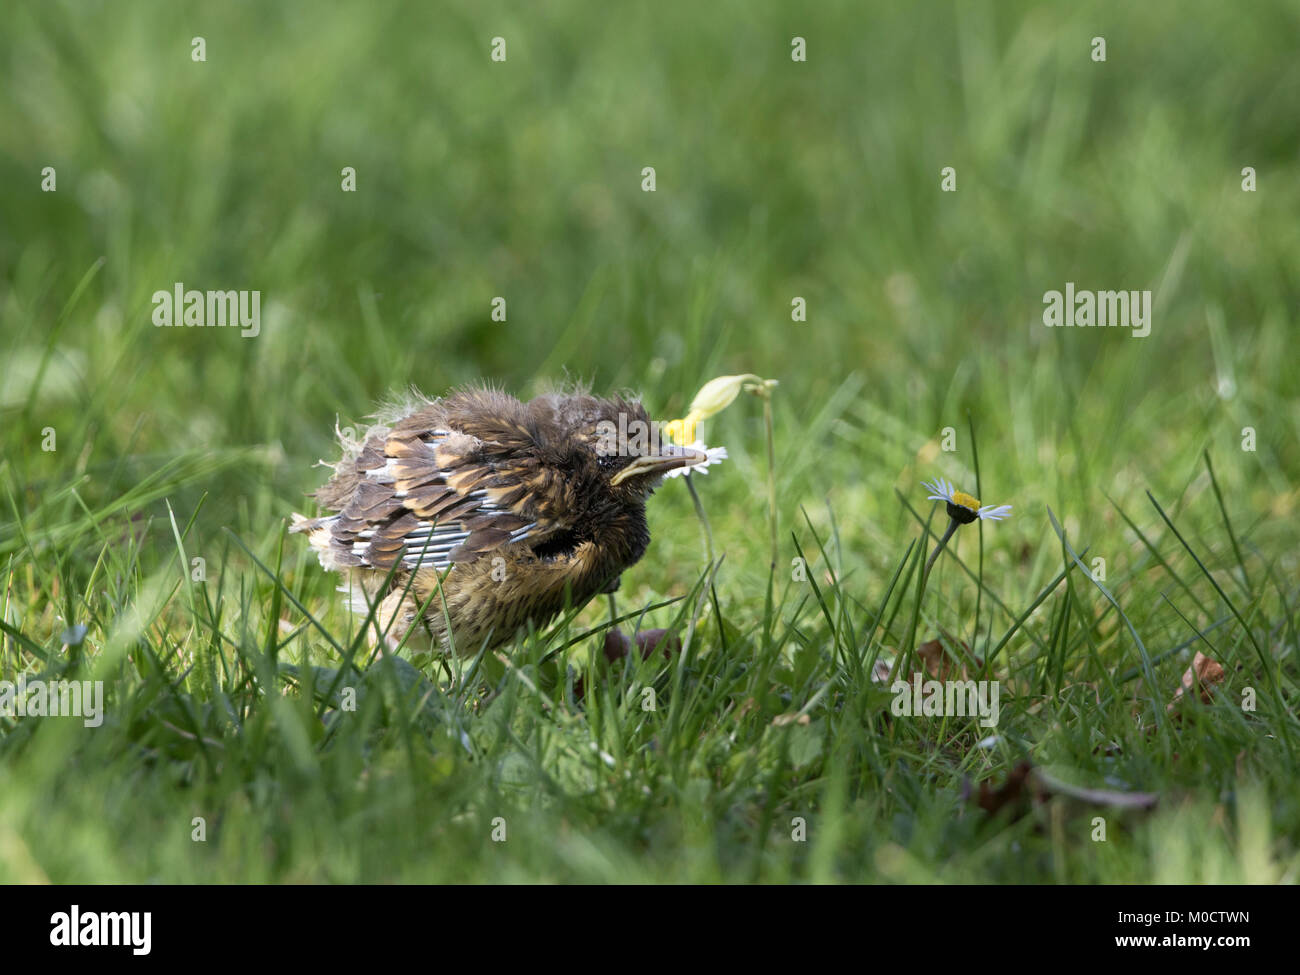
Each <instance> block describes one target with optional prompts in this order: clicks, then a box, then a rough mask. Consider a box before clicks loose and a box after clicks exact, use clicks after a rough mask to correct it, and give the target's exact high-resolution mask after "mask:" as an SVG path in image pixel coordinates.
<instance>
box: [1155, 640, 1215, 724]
mask: <svg viewBox="0 0 1300 975" xmlns="http://www.w3.org/2000/svg"><path fill="white" fill-rule="evenodd" d="M1223 677H1224V673H1223V667H1221V666H1220V665H1219V663H1218V662H1217V661H1215V660H1212V659H1211V658H1209V657H1207V656H1206V655H1205V654H1203V653H1201V652H1200V651H1199V650H1198V651H1197V652H1196V656H1195V657H1194V658H1192V665H1191V666H1190V667H1188V668H1187V670H1186V672H1185V673H1184V674H1183V680H1182V683H1181V684H1180V685H1179V687H1178V690H1177V691H1175V692H1174V699H1173V700H1172V701H1170V702H1169V704H1168V705H1167V706H1166V707H1165V711H1166V712H1170V713H1172V712H1173V710H1174V708H1176V707H1177V706H1178V702H1179V701H1181V700H1182V699H1183V695H1184V694H1187V693H1189V692H1190V691H1191V690H1192V688H1193V687H1195V688H1197V689H1198V690H1199V692H1200V697H1201V703H1202V704H1209V703H1210V701H1211V700H1212V699H1213V696H1214V689H1215V688H1216V687H1218V686H1219V685H1220V684H1222V683H1223Z"/></svg>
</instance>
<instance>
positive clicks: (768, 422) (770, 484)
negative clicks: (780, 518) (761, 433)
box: [763, 395, 777, 572]
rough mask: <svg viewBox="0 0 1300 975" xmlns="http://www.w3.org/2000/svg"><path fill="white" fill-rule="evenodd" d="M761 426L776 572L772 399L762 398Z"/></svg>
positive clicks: (773, 569)
mask: <svg viewBox="0 0 1300 975" xmlns="http://www.w3.org/2000/svg"><path fill="white" fill-rule="evenodd" d="M763 424H764V426H766V427H767V520H768V523H769V524H770V525H771V528H772V567H771V569H770V570H769V571H772V572H775V571H776V557H777V535H776V529H777V525H776V446H775V441H774V439H773V436H772V397H771V395H767V396H764V397H763Z"/></svg>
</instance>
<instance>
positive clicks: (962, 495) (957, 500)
mask: <svg viewBox="0 0 1300 975" xmlns="http://www.w3.org/2000/svg"><path fill="white" fill-rule="evenodd" d="M952 503H953V504H959V505H961V506H962V507H963V508H969V509H970V510H971V511H979V510H980V502H979V498H972V497H971V496H970V495H969V494H967V493H966V492H964V491H954V492H953V493H952Z"/></svg>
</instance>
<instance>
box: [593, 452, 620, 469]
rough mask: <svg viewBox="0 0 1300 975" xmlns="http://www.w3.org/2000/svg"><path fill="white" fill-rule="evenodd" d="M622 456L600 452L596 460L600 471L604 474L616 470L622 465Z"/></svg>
mask: <svg viewBox="0 0 1300 975" xmlns="http://www.w3.org/2000/svg"><path fill="white" fill-rule="evenodd" d="M622 461H623V458H621V457H619V456H618V455H617V454H601V455H600V459H599V460H598V461H597V462H596V463H597V465H598V466H599V467H600V469H601V470H602V471H604V472H605V473H606V474H608V473H611V472H613V471H616V470H618V468H619V467H621V466H622Z"/></svg>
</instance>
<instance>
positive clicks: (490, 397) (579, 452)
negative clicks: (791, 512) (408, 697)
mask: <svg viewBox="0 0 1300 975" xmlns="http://www.w3.org/2000/svg"><path fill="white" fill-rule="evenodd" d="M392 413H393V415H391V416H387V417H381V418H380V419H381V422H380V424H379V425H378V426H375V427H372V428H371V429H370V430H368V431H367V432H366V434H365V435H364V437H363V438H362V439H361V441H360V442H356V441H349V440H348V439H347V438H342V439H343V447H344V453H343V458H342V460H340V461H339V462H338V463H337V464H335V465H333V469H334V476H333V477H332V478H331V479H330V480H329V482H328V483H327V484H326V485H325V486H324V487H322V488H321V489H320V490H319V491H317V492H316V494H315V497H316V500H317V501H318V502H319V503H320V506H321V507H322V508H323V509H325V510H326V511H328V512H333V513H332V514H325V515H322V516H321V517H318V518H310V519H309V518H304V517H302V516H301V515H295V516H294V525H293V528H292V529H291V530H292V531H298V532H306V533H307V536H308V539H309V540H310V542H311V545H312V547H313V548H314V549H315V550H316V552H317V554H318V555H319V557H320V563H321V565H322V566H324V567H325V568H326V569H330V570H336V571H338V572H341V573H343V574H344V576H345V580H346V584H345V585H344V586H342V587H340V591H342V592H345V593H348V594H350V597H351V605H352V608H353V609H354V611H356V612H358V613H360V614H362V615H364V614H366V613H368V612H369V605H370V604H372V603H373V602H374V601H376V600H378V601H379V609H378V611H377V612H376V621H377V623H378V630H379V631H380V632H382V633H383V635H384V639H385V641H386V642H387V644H388V645H389V647H390V648H393V647H396V646H397V645H398V643H399V642H400V641H401V640H402V639H403V638H404V637H406V635H407V633H408V631H410V630H412V628H413V627H417V626H418V629H417V630H416V632H414V633H411V637H410V639H408V640H407V645H408V646H414V647H417V648H423V647H426V646H427V647H428V648H430V649H441V650H443V651H449V650H451V649H452V648H453V647H454V649H455V652H456V653H457V654H459V655H461V656H469V655H474V654H477V653H478V652H479V651H480V649H482V648H483V647H484V646H486V647H489V648H491V647H495V646H498V645H499V644H502V643H504V642H506V641H507V640H509V639H510V638H511V637H513V636H514V635H515V633H516V632H518V631H519V630H520V629H521V628H523V627H525V626H527V625H529V624H530V623H531V624H532V625H533V626H542V625H543V624H545V623H546V622H547V621H548V620H550V619H551V618H552V617H554V616H555V615H556V614H557V613H558V612H560V610H562V609H564V608H565V607H566V606H579V605H581V604H583V603H585V602H586V601H587V600H589V599H590V598H591V597H592V596H594V595H596V594H597V593H601V592H613V591H614V590H615V589H617V588H618V582H619V575H620V574H621V573H622V572H623V571H624V570H625V569H627V568H628V567H629V566H632V565H634V564H636V562H637V561H638V560H639V559H640V558H641V556H642V555H643V554H644V553H645V550H646V547H647V546H648V545H649V543H650V532H649V529H648V528H647V525H646V517H645V502H646V498H648V497H649V496H650V494H651V492H653V490H654V489H655V487H657V486H658V484H659V483H660V480H661V479H662V477H663V476H664V474H665V473H667V472H668V471H671V470H676V469H678V468H681V467H688V466H691V465H693V464H698V463H702V462H703V461H705V460H706V459H707V457H706V455H705V454H704V453H703V452H701V451H699V450H692V449H690V448H686V447H676V446H673V445H671V444H666V443H662V442H661V441H660V439H659V434H658V427H657V426H655V425H652V424H651V423H650V420H649V417H648V416H647V415H646V411H645V409H644V407H642V406H641V404H640V403H637V402H629V401H625V400H622V399H600V398H597V397H594V396H588V395H585V394H583V393H574V394H549V395H544V396H539V397H537V398H536V399H534V400H532V401H531V402H528V403H522V402H520V401H519V400H517V399H515V398H514V397H512V396H508V395H506V394H504V393H500V392H496V391H495V390H490V389H480V388H475V389H469V390H464V391H460V392H456V393H453V394H452V395H450V396H447V397H446V398H444V399H437V400H428V399H423V398H420V399H418V400H417V401H416V402H415V403H413V404H410V405H408V406H405V407H401V408H398V409H396V410H394V411H392ZM440 579H441V592H439V591H438V587H439V580H440ZM448 622H450V627H449V626H448ZM375 635H376V634H375V631H374V628H373V627H372V628H371V640H372V643H374V642H375ZM426 637H427V638H428V644H427V645H426V644H425V642H424V639H425V638H426Z"/></svg>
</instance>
